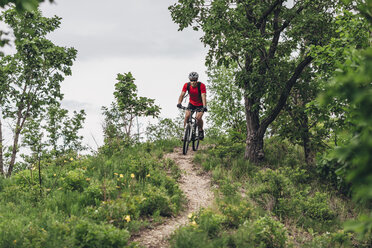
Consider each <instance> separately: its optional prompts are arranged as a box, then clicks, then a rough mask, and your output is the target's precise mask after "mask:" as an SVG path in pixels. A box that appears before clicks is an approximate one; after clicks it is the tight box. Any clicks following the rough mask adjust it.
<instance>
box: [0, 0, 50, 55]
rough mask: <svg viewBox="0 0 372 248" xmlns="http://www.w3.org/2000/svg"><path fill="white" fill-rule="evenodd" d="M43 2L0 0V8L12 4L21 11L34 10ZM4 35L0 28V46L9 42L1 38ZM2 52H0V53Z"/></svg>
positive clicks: (40, 0) (36, 0)
mask: <svg viewBox="0 0 372 248" xmlns="http://www.w3.org/2000/svg"><path fill="white" fill-rule="evenodd" d="M41 2H44V0H0V8H4V7H6V6H11V5H12V4H14V5H15V8H16V10H17V11H19V12H22V11H25V10H28V11H33V10H36V9H37V7H38V6H39V3H41ZM49 2H51V3H53V2H54V0H49ZM4 34H5V35H6V34H7V33H4V32H3V31H2V30H0V47H3V46H4V45H6V44H8V43H9V40H8V39H6V38H5V39H3V38H2V36H3V35H4ZM1 54H2V52H0V55H1Z"/></svg>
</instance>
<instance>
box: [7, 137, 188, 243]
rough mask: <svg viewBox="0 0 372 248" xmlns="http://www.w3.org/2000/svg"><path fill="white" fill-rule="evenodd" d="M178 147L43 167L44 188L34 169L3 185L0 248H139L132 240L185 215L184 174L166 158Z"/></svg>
mask: <svg viewBox="0 0 372 248" xmlns="http://www.w3.org/2000/svg"><path fill="white" fill-rule="evenodd" d="M175 143H176V141H161V142H155V143H144V144H139V145H135V146H133V147H122V148H120V149H116V150H115V151H114V152H112V150H111V151H110V152H109V153H105V150H104V149H103V150H101V152H99V153H98V154H96V155H91V156H85V157H77V156H75V157H70V156H68V157H67V156H66V157H65V158H58V159H57V160H54V161H42V185H41V187H40V185H39V178H38V173H36V171H33V170H23V171H19V172H17V173H16V174H14V175H13V176H12V177H11V178H8V179H4V178H1V179H0V247H56V248H58V247H137V246H138V245H137V244H129V238H130V236H131V235H132V234H134V233H136V232H138V231H139V230H140V229H142V228H145V227H147V226H150V225H153V224H154V222H155V221H157V222H161V221H162V220H163V219H164V218H167V217H169V216H175V215H177V214H178V213H179V212H180V211H181V209H182V206H183V203H184V196H183V193H182V191H181V190H180V189H179V187H178V184H177V182H176V180H177V178H178V177H179V175H180V172H179V171H178V170H177V166H176V165H175V164H174V162H172V161H170V160H167V159H164V158H163V156H164V154H165V153H167V152H170V151H172V150H173V148H174V146H175ZM108 150H109V149H107V150H106V151H108ZM168 172H169V173H168Z"/></svg>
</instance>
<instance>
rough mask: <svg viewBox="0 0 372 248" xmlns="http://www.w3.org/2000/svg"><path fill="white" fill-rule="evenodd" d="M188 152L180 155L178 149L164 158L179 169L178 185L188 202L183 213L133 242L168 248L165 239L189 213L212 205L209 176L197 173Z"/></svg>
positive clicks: (192, 154)
mask: <svg viewBox="0 0 372 248" xmlns="http://www.w3.org/2000/svg"><path fill="white" fill-rule="evenodd" d="M190 150H191V149H190ZM190 150H189V152H188V154H187V155H186V156H185V155H183V154H182V150H181V149H180V148H176V149H175V151H174V152H173V153H170V154H167V155H166V158H170V159H173V160H174V161H175V162H176V164H177V165H178V166H179V168H180V169H181V179H180V180H179V185H180V188H181V190H182V191H183V192H184V193H185V195H186V197H187V201H188V202H187V207H186V209H185V211H183V212H182V213H181V214H180V215H179V216H176V217H174V218H170V219H168V220H166V222H165V223H163V224H161V225H159V226H156V227H155V228H154V229H148V230H145V231H143V232H142V233H141V235H140V236H139V237H137V238H135V239H134V240H133V241H136V242H139V243H140V244H141V245H143V246H145V247H149V248H163V247H168V241H167V239H168V238H169V236H170V235H171V234H172V233H173V232H174V231H175V230H176V229H178V228H179V227H180V226H182V225H185V224H187V223H188V222H189V220H188V215H189V214H190V213H192V212H196V211H197V210H199V209H200V208H201V207H208V206H210V205H211V204H212V201H213V193H212V191H211V188H210V182H211V180H210V176H209V175H208V174H206V173H203V174H202V175H200V173H198V171H200V169H199V168H197V167H195V166H194V164H193V163H192V158H193V156H194V153H193V152H192V151H190Z"/></svg>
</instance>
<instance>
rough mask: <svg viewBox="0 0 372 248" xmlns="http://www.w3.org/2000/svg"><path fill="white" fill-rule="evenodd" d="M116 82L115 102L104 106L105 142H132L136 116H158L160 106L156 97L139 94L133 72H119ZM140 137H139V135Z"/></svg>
mask: <svg viewBox="0 0 372 248" xmlns="http://www.w3.org/2000/svg"><path fill="white" fill-rule="evenodd" d="M116 80H118V82H117V83H116V84H115V92H114V96H115V102H112V103H111V107H110V108H107V107H102V110H103V115H104V116H105V122H104V126H103V130H104V136H105V143H108V144H109V145H110V144H112V142H119V143H121V142H130V141H131V140H132V138H133V136H132V128H133V125H134V120H135V118H138V117H147V116H151V117H158V116H159V113H160V107H159V106H157V105H155V104H154V102H155V100H154V99H150V98H147V97H142V96H138V95H137V86H136V85H135V83H134V81H135V79H134V77H133V76H132V73H130V72H128V73H124V74H120V73H119V74H118V75H117V78H116ZM137 138H139V137H137Z"/></svg>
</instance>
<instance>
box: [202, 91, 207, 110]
mask: <svg viewBox="0 0 372 248" xmlns="http://www.w3.org/2000/svg"><path fill="white" fill-rule="evenodd" d="M201 97H202V101H203V106H204V107H207V95H206V94H205V93H202V94H201Z"/></svg>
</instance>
